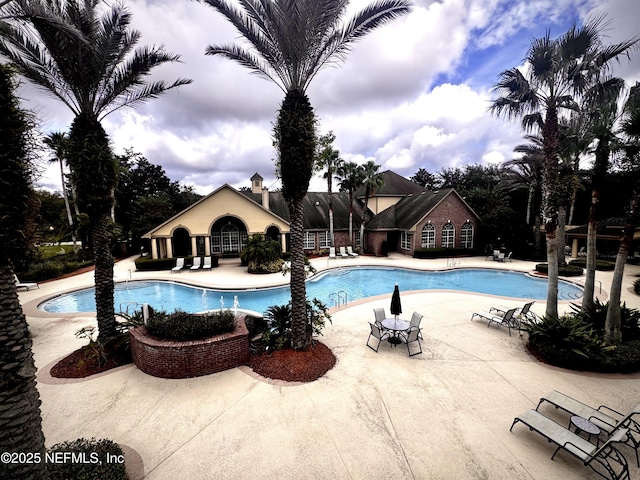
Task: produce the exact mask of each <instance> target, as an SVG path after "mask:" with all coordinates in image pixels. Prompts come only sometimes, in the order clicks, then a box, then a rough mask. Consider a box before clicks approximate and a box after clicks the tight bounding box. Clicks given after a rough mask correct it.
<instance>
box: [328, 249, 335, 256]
mask: <svg viewBox="0 0 640 480" xmlns="http://www.w3.org/2000/svg"><path fill="white" fill-rule="evenodd" d="M329 258H336V247H329Z"/></svg>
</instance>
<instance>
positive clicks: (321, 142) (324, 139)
mask: <svg viewBox="0 0 640 480" xmlns="http://www.w3.org/2000/svg"><path fill="white" fill-rule="evenodd" d="M335 139H336V136H335V135H334V134H333V131H330V132H329V133H327V134H326V135H321V136H320V138H319V139H318V148H317V150H318V151H317V152H316V168H317V169H318V170H324V174H323V176H322V178H325V179H326V180H327V192H329V238H330V242H331V244H330V246H332V247H333V246H335V241H334V237H333V178H334V177H335V176H336V174H337V172H338V169H339V168H340V166H341V165H342V164H343V163H344V160H342V158H340V151H338V150H335V149H334V148H333V142H334V141H335Z"/></svg>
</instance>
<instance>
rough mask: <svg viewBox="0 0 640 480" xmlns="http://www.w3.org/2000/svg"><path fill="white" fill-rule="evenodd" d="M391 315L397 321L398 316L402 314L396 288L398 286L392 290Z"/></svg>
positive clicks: (398, 291) (398, 292)
mask: <svg viewBox="0 0 640 480" xmlns="http://www.w3.org/2000/svg"><path fill="white" fill-rule="evenodd" d="M390 310H391V314H392V315H395V317H396V320H397V319H398V315H400V314H401V313H402V304H401V303H400V289H399V288H398V284H397V283H396V286H395V287H394V289H393V295H392V296H391V308H390Z"/></svg>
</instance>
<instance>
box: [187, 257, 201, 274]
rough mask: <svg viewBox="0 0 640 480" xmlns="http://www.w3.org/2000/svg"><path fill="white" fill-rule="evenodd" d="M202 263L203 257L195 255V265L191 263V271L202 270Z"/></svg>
mask: <svg viewBox="0 0 640 480" xmlns="http://www.w3.org/2000/svg"><path fill="white" fill-rule="evenodd" d="M201 263H202V259H201V258H200V257H194V258H193V265H191V268H190V269H189V270H191V271H193V270H200V265H201Z"/></svg>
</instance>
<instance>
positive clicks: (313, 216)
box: [240, 191, 362, 230]
mask: <svg viewBox="0 0 640 480" xmlns="http://www.w3.org/2000/svg"><path fill="white" fill-rule="evenodd" d="M240 193H241V194H242V195H245V196H246V197H249V198H250V199H252V200H253V201H255V202H256V203H260V204H261V202H262V194H261V193H251V192H248V191H244V192H240ZM269 210H271V211H272V212H273V213H274V214H276V215H277V216H278V217H280V218H282V219H284V220H285V221H287V222H289V221H290V217H289V207H288V206H287V202H286V200H285V199H284V197H283V196H282V192H269ZM361 217H362V206H361V205H360V204H359V202H356V201H355V200H354V202H353V228H359V227H360V219H361ZM304 228H305V230H327V229H328V228H329V194H328V193H326V192H308V193H307V195H306V197H305V199H304ZM333 228H334V230H347V229H348V228H349V194H348V193H343V192H336V193H334V194H333Z"/></svg>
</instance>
